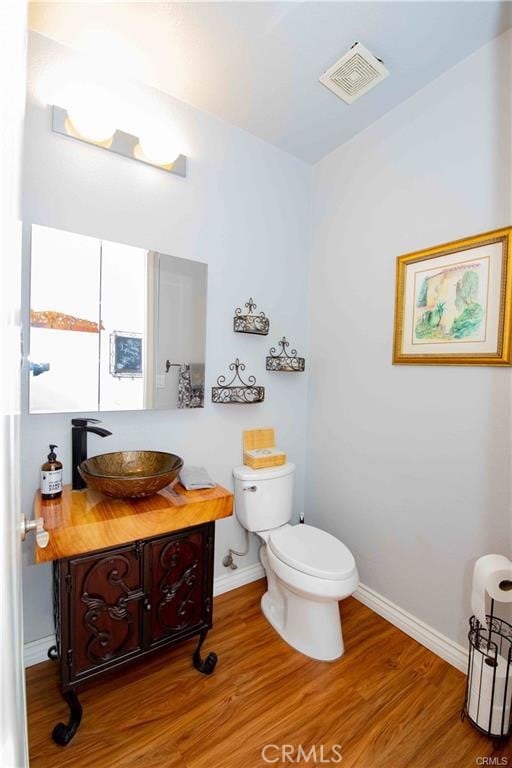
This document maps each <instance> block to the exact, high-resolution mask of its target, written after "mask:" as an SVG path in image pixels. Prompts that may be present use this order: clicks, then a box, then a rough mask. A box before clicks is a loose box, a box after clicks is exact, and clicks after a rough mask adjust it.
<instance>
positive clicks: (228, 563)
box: [222, 528, 249, 571]
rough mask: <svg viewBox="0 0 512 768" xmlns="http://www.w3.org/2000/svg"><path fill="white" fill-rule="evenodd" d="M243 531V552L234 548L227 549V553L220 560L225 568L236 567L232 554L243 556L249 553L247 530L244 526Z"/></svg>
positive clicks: (233, 568) (232, 568)
mask: <svg viewBox="0 0 512 768" xmlns="http://www.w3.org/2000/svg"><path fill="white" fill-rule="evenodd" d="M244 533H245V549H244V551H243V552H237V551H236V549H228V553H227V555H226V557H225V558H224V560H223V561H222V565H223V566H224V567H225V568H231V570H233V571H234V570H235V569H236V568H238V565H237V564H236V563H235V562H233V555H238V557H245V555H247V554H248V553H249V531H248V530H246V529H245V528H244Z"/></svg>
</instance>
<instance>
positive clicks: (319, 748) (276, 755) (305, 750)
mask: <svg viewBox="0 0 512 768" xmlns="http://www.w3.org/2000/svg"><path fill="white" fill-rule="evenodd" d="M261 757H262V758H263V760H264V761H265V762H266V763H268V764H270V765H271V764H272V763H292V764H293V763H295V764H297V763H301V764H302V765H303V764H304V763H311V765H326V764H327V763H341V760H342V755H341V746H340V745H339V744H333V745H332V747H326V746H325V744H313V746H311V747H303V746H302V744H299V745H298V746H296V745H295V744H265V746H264V747H263V749H262V750H261Z"/></svg>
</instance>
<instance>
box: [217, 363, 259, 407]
mask: <svg viewBox="0 0 512 768" xmlns="http://www.w3.org/2000/svg"><path fill="white" fill-rule="evenodd" d="M229 370H230V371H234V372H235V373H234V375H233V378H232V379H231V380H230V381H229V382H228V383H227V384H226V377H225V376H219V378H218V379H217V386H216V387H212V403H224V404H229V403H233V404H235V403H238V404H242V405H245V404H249V403H262V402H263V400H264V399H265V387H260V386H257V384H256V378H255V377H254V376H249V377H248V379H247V383H246V382H245V381H244V380H243V379H242V378H241V376H240V371H245V365H244V363H241V362H240V360H239V359H238V358H236V360H235V362H234V363H231V365H230V366H229Z"/></svg>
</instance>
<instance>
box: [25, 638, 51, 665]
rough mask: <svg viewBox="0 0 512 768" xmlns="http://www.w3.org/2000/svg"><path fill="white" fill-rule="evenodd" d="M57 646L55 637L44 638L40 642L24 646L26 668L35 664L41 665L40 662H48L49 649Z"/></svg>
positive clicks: (35, 641)
mask: <svg viewBox="0 0 512 768" xmlns="http://www.w3.org/2000/svg"><path fill="white" fill-rule="evenodd" d="M52 645H55V635H48V637H42V638H41V639H40V640H32V642H30V643H25V645H24V646H23V662H24V664H25V667H31V666H32V665H33V664H39V662H40V661H47V660H48V648H50V647H51V646H52Z"/></svg>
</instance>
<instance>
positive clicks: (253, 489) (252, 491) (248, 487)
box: [244, 485, 258, 493]
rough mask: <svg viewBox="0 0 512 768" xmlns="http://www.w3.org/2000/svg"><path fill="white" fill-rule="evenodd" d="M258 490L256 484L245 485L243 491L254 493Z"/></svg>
mask: <svg viewBox="0 0 512 768" xmlns="http://www.w3.org/2000/svg"><path fill="white" fill-rule="evenodd" d="M257 490H258V486H256V485H246V486H245V488H244V491H250V492H251V493H254V492H255V491H257Z"/></svg>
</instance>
